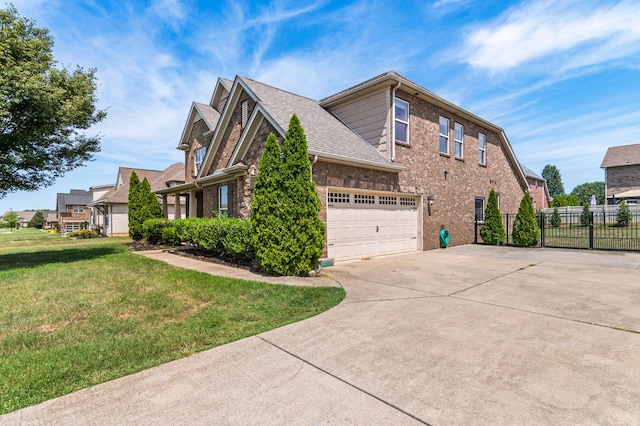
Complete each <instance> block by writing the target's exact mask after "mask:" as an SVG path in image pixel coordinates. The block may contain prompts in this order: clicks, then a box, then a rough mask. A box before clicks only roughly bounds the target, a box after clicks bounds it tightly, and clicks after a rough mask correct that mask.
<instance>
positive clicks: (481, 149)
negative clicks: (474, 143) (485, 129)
mask: <svg viewBox="0 0 640 426" xmlns="http://www.w3.org/2000/svg"><path fill="white" fill-rule="evenodd" d="M478 164H487V135H485V134H484V133H478Z"/></svg>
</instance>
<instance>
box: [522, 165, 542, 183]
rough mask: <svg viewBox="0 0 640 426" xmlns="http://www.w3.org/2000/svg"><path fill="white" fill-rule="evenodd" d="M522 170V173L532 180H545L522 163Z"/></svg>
mask: <svg viewBox="0 0 640 426" xmlns="http://www.w3.org/2000/svg"><path fill="white" fill-rule="evenodd" d="M520 168H521V169H522V172H523V173H524V175H525V176H526V177H530V178H533V179H538V180H544V178H543V177H542V176H540V175H538V174H537V173H535V172H534V171H533V170H531V169H530V168H528V167H527V166H525V165H524V164H522V163H520Z"/></svg>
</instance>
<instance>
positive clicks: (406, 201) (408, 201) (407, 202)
mask: <svg viewBox="0 0 640 426" xmlns="http://www.w3.org/2000/svg"><path fill="white" fill-rule="evenodd" d="M400 205H401V206H411V207H415V205H416V199H415V198H413V197H400Z"/></svg>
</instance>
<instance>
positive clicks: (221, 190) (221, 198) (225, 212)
mask: <svg viewBox="0 0 640 426" xmlns="http://www.w3.org/2000/svg"><path fill="white" fill-rule="evenodd" d="M218 214H219V215H220V217H228V216H229V185H223V186H219V187H218Z"/></svg>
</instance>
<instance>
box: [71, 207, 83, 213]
mask: <svg viewBox="0 0 640 426" xmlns="http://www.w3.org/2000/svg"><path fill="white" fill-rule="evenodd" d="M73 212H74V213H84V206H73Z"/></svg>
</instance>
